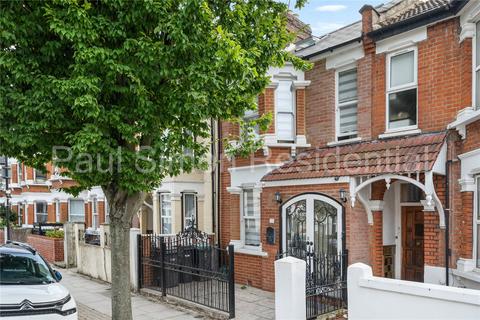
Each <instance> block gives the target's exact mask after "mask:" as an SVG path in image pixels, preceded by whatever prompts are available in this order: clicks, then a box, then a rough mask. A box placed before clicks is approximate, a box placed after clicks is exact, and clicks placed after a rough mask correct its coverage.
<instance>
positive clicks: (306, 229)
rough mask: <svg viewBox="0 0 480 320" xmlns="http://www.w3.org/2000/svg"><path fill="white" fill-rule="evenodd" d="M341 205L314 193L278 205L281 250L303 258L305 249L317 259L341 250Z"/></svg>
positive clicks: (342, 241)
mask: <svg viewBox="0 0 480 320" xmlns="http://www.w3.org/2000/svg"><path fill="white" fill-rule="evenodd" d="M342 220H343V206H342V205H341V204H340V203H338V202H337V201H336V200H334V199H332V198H330V197H328V196H325V195H322V194H318V193H305V194H300V195H297V196H295V197H293V198H291V199H290V200H288V201H287V202H285V203H284V204H283V206H282V226H283V230H282V251H283V252H289V253H290V254H291V255H293V256H298V257H303V255H304V253H305V252H306V250H307V246H309V245H310V246H313V250H314V252H315V254H316V255H317V256H322V255H337V254H340V253H341V252H342V251H343V250H342V249H343V247H342V246H343V244H344V239H343V234H344V233H343V231H342V230H343V229H342V227H343V221H342Z"/></svg>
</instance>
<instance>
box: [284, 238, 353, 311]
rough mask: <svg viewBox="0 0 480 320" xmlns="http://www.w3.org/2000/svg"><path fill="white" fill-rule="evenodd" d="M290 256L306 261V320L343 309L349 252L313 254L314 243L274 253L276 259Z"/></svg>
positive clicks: (346, 298)
mask: <svg viewBox="0 0 480 320" xmlns="http://www.w3.org/2000/svg"><path fill="white" fill-rule="evenodd" d="M287 256H293V257H295V258H298V259H302V260H305V262H306V277H305V296H306V301H305V303H306V307H307V315H306V317H307V319H315V318H316V317H318V316H321V315H324V314H326V313H330V312H334V311H336V310H341V309H346V308H347V303H348V297H347V266H348V251H347V250H345V251H344V252H341V253H338V254H331V253H327V254H323V253H316V252H315V251H314V248H313V244H311V243H310V244H309V245H308V246H306V248H305V249H303V250H301V249H299V248H294V250H287V252H284V253H280V254H277V259H280V258H283V257H287Z"/></svg>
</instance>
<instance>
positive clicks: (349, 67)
mask: <svg viewBox="0 0 480 320" xmlns="http://www.w3.org/2000/svg"><path fill="white" fill-rule="evenodd" d="M353 69H356V70H357V99H356V100H352V101H348V102H344V103H340V102H339V101H338V99H339V92H338V85H339V84H340V83H339V79H340V77H339V76H340V73H342V72H345V71H349V70H353ZM351 104H356V105H357V131H355V132H354V133H351V134H349V136H350V135H355V137H353V138H351V139H344V140H339V139H338V138H341V136H340V107H343V106H348V105H351ZM357 138H358V68H357V65H356V64H349V65H347V66H344V67H341V68H338V69H336V70H335V141H336V142H344V141H349V140H353V139H357Z"/></svg>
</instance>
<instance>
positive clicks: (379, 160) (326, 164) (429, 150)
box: [262, 132, 446, 181]
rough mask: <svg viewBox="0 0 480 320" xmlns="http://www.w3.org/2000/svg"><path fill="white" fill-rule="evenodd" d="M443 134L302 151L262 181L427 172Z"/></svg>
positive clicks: (444, 134) (433, 160)
mask: <svg viewBox="0 0 480 320" xmlns="http://www.w3.org/2000/svg"><path fill="white" fill-rule="evenodd" d="M445 137H446V132H439V133H429V134H421V135H416V136H410V137H402V138H394V139H385V140H374V141H368V142H360V143H355V144H349V145H344V146H337V147H328V148H317V149H311V150H308V151H305V152H303V153H301V154H299V155H298V157H297V158H296V159H294V160H292V161H290V162H287V163H286V164H284V165H283V166H281V167H279V168H277V169H275V170H273V171H271V172H270V173H268V174H267V175H265V176H264V177H263V178H262V181H277V180H289V179H311V178H325V177H339V176H363V175H376V174H380V173H382V174H383V173H395V174H405V173H415V172H425V171H430V170H431V169H432V168H433V165H434V163H435V160H436V159H437V156H438V154H439V152H440V149H441V147H442V145H443V142H444V141H445Z"/></svg>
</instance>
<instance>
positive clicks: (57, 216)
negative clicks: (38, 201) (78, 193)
mask: <svg viewBox="0 0 480 320" xmlns="http://www.w3.org/2000/svg"><path fill="white" fill-rule="evenodd" d="M53 204H54V206H55V207H54V208H55V222H60V218H61V214H60V200H58V199H55V200H54V201H53Z"/></svg>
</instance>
